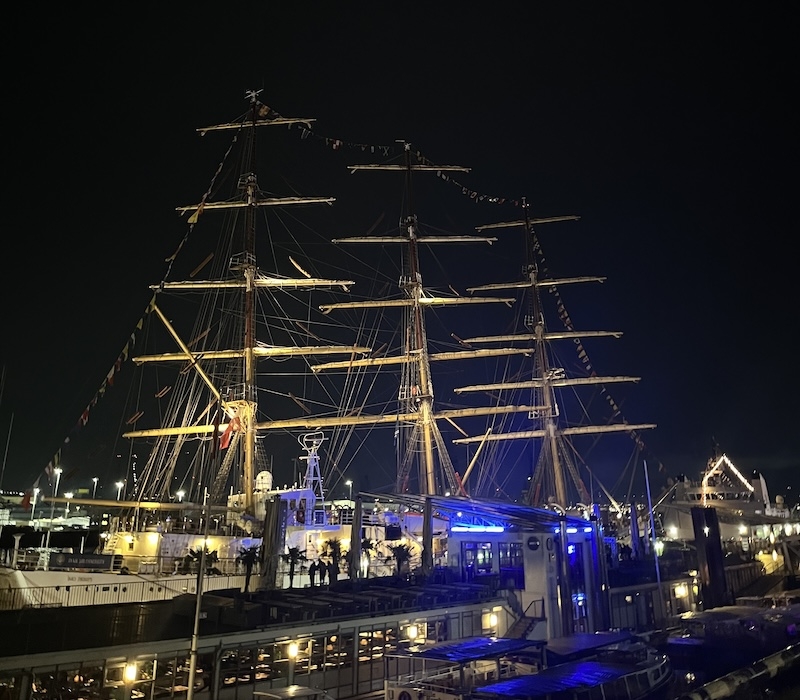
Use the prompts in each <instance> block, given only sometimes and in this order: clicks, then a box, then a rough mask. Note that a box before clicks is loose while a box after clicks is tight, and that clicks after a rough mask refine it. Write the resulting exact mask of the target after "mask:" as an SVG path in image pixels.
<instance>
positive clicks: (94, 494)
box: [92, 476, 100, 499]
mask: <svg viewBox="0 0 800 700" xmlns="http://www.w3.org/2000/svg"><path fill="white" fill-rule="evenodd" d="M98 481H100V478H99V477H96V476H93V477H92V498H93V499H94V498H97V482H98Z"/></svg>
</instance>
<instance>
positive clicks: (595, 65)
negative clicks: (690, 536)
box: [0, 2, 800, 501]
mask: <svg viewBox="0 0 800 700" xmlns="http://www.w3.org/2000/svg"><path fill="white" fill-rule="evenodd" d="M276 5H278V3H248V2H244V3H238V4H236V5H235V6H233V5H230V4H223V3H214V4H212V3H176V4H170V9H168V10H166V11H164V10H162V9H161V7H163V5H161V6H156V5H148V4H138V5H135V6H133V5H131V6H125V7H123V6H119V5H114V6H108V9H101V10H99V11H98V10H96V9H95V10H93V11H92V13H91V14H87V13H84V11H83V10H82V9H80V8H78V7H77V6H75V5H71V6H68V7H67V6H60V7H57V8H56V9H50V10H48V11H47V12H44V11H41V12H40V11H39V10H38V9H36V10H33V9H31V10H21V9H17V10H15V11H13V12H12V14H11V15H10V18H9V21H8V24H7V26H8V28H9V31H10V32H11V33H12V34H16V35H19V37H20V40H19V42H18V44H17V46H18V47H19V48H18V49H17V51H18V54H17V57H16V64H15V65H16V67H15V68H9V69H8V70H7V71H6V78H5V83H6V85H5V89H4V93H5V94H4V97H5V99H4V103H5V105H6V120H5V123H6V148H5V159H4V160H5V163H6V177H5V178H4V180H5V183H6V196H5V213H6V225H5V229H6V236H5V254H4V255H3V274H4V282H5V289H6V295H7V296H6V309H5V323H4V324H3V332H2V346H1V349H2V358H1V359H2V362H3V367H4V368H5V383H4V386H3V393H2V397H0V433H1V434H2V444H3V445H4V446H5V445H6V444H7V446H8V450H7V455H6V458H5V473H4V477H3V482H2V485H3V486H4V487H7V488H8V487H16V488H20V489H22V488H27V487H28V486H30V483H31V482H32V481H33V479H34V478H35V477H36V476H37V475H38V474H39V472H40V471H41V470H42V468H43V467H44V465H45V464H46V463H47V461H48V460H49V459H50V458H51V457H52V455H53V454H54V453H55V451H56V450H58V449H59V447H60V446H61V444H62V442H63V440H64V437H65V435H66V434H67V432H68V431H69V430H70V428H72V426H73V425H74V424H75V422H76V420H77V418H78V416H79V414H80V410H81V409H82V408H83V406H85V405H86V402H87V401H88V400H89V399H90V398H91V397H92V396H93V395H94V393H95V391H96V390H97V388H98V386H99V383H100V381H101V380H102V377H103V375H104V373H105V372H106V371H107V369H108V367H109V366H110V363H111V362H113V358H114V357H115V354H116V353H117V352H118V350H119V348H120V346H121V344H122V343H123V342H124V339H125V338H126V337H127V335H128V333H129V332H130V330H131V327H130V324H131V323H133V322H135V320H136V319H137V318H138V315H139V314H140V313H141V311H142V309H143V304H144V303H146V300H147V296H146V294H145V290H146V286H147V285H148V284H150V283H152V282H154V281H157V280H158V279H159V278H160V274H161V272H162V271H163V266H162V263H163V259H164V256H165V255H166V254H168V252H170V251H171V250H172V248H173V247H174V242H175V241H177V240H178V239H179V237H180V235H181V231H182V228H181V225H180V224H179V222H178V220H177V217H176V216H175V213H174V207H175V206H177V205H179V204H183V203H187V202H192V201H196V200H197V199H198V197H199V196H200V195H201V194H202V192H203V190H204V188H205V185H206V184H207V182H208V179H209V175H210V173H211V172H212V169H213V166H214V164H215V163H216V162H217V161H216V160H215V159H216V158H218V155H219V154H218V153H217V152H212V151H211V150H209V149H205V150H201V151H200V153H199V154H198V153H197V152H196V148H197V145H198V144H197V140H198V137H197V136H196V134H195V132H194V129H195V128H196V127H198V126H203V125H207V124H212V123H216V122H219V121H225V120H227V119H230V118H233V117H235V116H237V115H238V114H240V113H241V112H243V111H244V108H245V102H244V100H243V97H244V91H245V90H246V89H250V88H262V87H263V89H264V92H263V93H262V97H263V100H264V101H265V102H267V103H268V104H270V105H271V106H274V107H275V109H277V110H278V111H279V112H281V113H283V114H287V115H300V116H310V117H315V118H316V119H317V120H318V121H317V125H316V129H317V131H318V132H320V133H323V134H325V135H329V136H331V137H334V138H342V139H345V140H352V141H356V142H361V143H392V142H393V141H395V139H408V140H409V141H411V142H413V143H414V144H416V145H417V146H418V147H419V148H420V150H422V151H423V152H424V153H425V154H426V155H427V156H428V157H430V158H431V159H433V160H435V161H436V162H439V163H458V164H462V165H467V166H469V167H471V168H473V172H472V173H471V174H470V180H469V182H470V183H471V184H472V185H473V186H474V187H475V189H476V190H479V191H484V192H486V193H487V194H498V195H503V196H508V197H521V196H525V197H527V198H528V199H529V200H530V202H531V204H532V210H533V213H534V215H535V216H551V215H559V214H576V215H579V216H580V217H581V221H580V224H579V225H577V226H573V227H572V228H570V229H569V230H568V231H567V229H565V230H564V234H563V235H564V236H567V235H568V236H574V239H572V240H569V241H564V240H561V241H560V242H559V241H554V246H555V250H556V251H559V252H564V253H567V254H570V255H572V254H574V256H575V258H576V260H577V262H578V263H579V265H581V266H582V268H584V269H580V270H574V269H571V265H570V264H569V262H570V261H567V260H562V261H559V262H560V264H559V265H557V267H559V270H560V271H561V272H563V273H569V274H571V273H576V272H577V273H591V274H602V275H607V276H608V282H607V283H606V285H605V287H604V288H603V290H602V293H603V295H604V297H605V298H606V299H607V302H606V303H607V304H608V306H607V307H605V315H606V316H607V319H606V320H607V321H608V325H609V326H613V327H614V328H615V329H616V328H620V329H621V330H623V331H625V335H624V337H623V340H621V341H620V343H619V345H618V346H617V347H616V348H615V350H616V351H618V352H619V355H618V356H617V359H615V360H614V361H613V362H614V367H613V370H614V371H617V370H620V371H624V372H627V373H631V374H637V375H640V376H641V377H642V378H643V380H642V383H641V385H640V386H639V389H638V394H639V396H638V398H637V399H635V400H634V401H633V402H632V403H631V404H629V405H628V406H627V407H626V414H627V418H628V419H629V420H631V421H634V422H639V421H641V422H649V421H652V422H655V423H658V428H657V429H656V430H655V431H652V432H651V433H649V434H648V435H647V436H646V441H647V444H648V447H649V448H650V450H651V451H652V452H653V454H655V455H657V456H658V459H659V460H660V461H661V462H662V463H663V464H664V465H665V466H666V467H667V470H668V471H669V472H670V473H680V472H686V473H689V474H692V475H694V474H696V473H697V472H698V471H699V470H700V469H701V468H702V466H703V465H704V464H705V460H706V459H707V458H708V457H709V455H710V450H711V445H712V441H713V440H716V441H717V443H719V445H720V447H721V448H722V449H723V450H724V451H725V452H726V453H727V454H728V455H729V456H730V457H731V459H733V461H734V462H735V463H736V464H737V465H738V466H740V468H741V469H743V470H749V469H761V470H762V471H763V472H765V474H766V475H767V478H768V481H769V483H770V486H771V490H772V491H773V493H777V492H781V491H783V490H784V489H786V487H788V486H792V487H793V488H794V489H795V492H796V490H797V488H798V486H800V485H798V484H797V477H798V474H800V430H798V429H797V422H798V421H797V419H798V417H800V416H799V415H798V413H799V412H798V409H797V408H796V401H797V396H798V394H799V393H800V382H799V381H798V371H797V368H796V358H797V351H796V348H795V343H796V335H797V334H796V331H795V329H794V326H795V325H796V322H797V318H798V312H797V308H798V302H799V301H800V295H798V293H797V291H796V286H795V267H796V265H795V252H794V250H795V247H796V242H795V241H794V240H793V239H794V238H796V234H797V223H796V216H795V215H794V214H795V213H794V211H792V216H791V218H790V208H791V209H794V204H795V201H794V200H795V195H796V192H797V176H796V172H797V166H798V136H797V131H798V130H797V119H796V115H795V113H794V111H793V110H792V108H791V107H790V104H793V103H794V101H795V100H794V99H793V93H794V92H796V84H797V69H796V67H797V65H798V60H797V58H798V57H797V52H796V48H795V47H796V42H795V40H794V37H791V36H789V27H790V26H791V24H792V21H791V18H790V15H789V14H788V10H787V11H786V13H785V14H784V10H782V9H780V8H772V7H770V8H762V7H759V8H757V9H756V8H755V7H751V8H743V9H736V10H735V9H733V8H732V7H731V6H729V5H728V6H721V5H717V6H712V7H700V6H677V7H676V6H667V5H663V4H656V5H653V4H647V6H646V7H645V6H643V5H642V4H634V3H623V4H614V5H613V7H612V6H611V5H608V4H602V5H600V4H596V3H595V4H591V5H589V4H578V3H576V4H570V5H569V6H567V5H566V4H564V3H558V4H553V5H554V6H553V7H549V8H544V7H539V6H537V5H539V4H533V3H531V4H530V5H531V6H530V7H527V8H525V7H522V5H521V4H520V3H503V2H499V3H491V4H475V5H474V6H473V5H469V4H466V3H449V2H443V3H402V4H396V5H391V6H389V5H387V4H386V3H313V2H312V3H302V4H300V3H282V4H281V5H293V6H296V7H294V9H287V8H286V7H282V8H280V9H275V6H276ZM555 5H557V6H558V7H556V6H555ZM157 7H158V9H156V8H157ZM234 10H235V15H234V14H228V13H231V12H232V11H234ZM126 12H127V13H128V14H125V13H126ZM10 58H11V59H12V60H13V59H14V57H13V56H11V57H10ZM482 217H483V218H482V220H481V221H480V222H479V223H485V222H486V220H487V217H486V215H485V213H484V214H482ZM499 218H500V217H498V219H499ZM346 233H348V234H356V233H359V232H358V231H348V232H346ZM554 235H555V234H554ZM550 257H551V259H552V258H553V254H552V253H551V256H550ZM589 264H591V269H585V268H587V267H588V266H589ZM585 325H586V326H589V327H596V324H594V323H592V322H591V320H588V321H587V323H586V324H585ZM599 369H600V370H605V368H603V367H600V368H599ZM787 495H789V496H790V498H791V492H790V493H789V494H787ZM791 500H792V501H794V500H795V499H794V498H792V499H791Z"/></svg>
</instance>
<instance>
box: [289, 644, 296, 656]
mask: <svg viewBox="0 0 800 700" xmlns="http://www.w3.org/2000/svg"><path fill="white" fill-rule="evenodd" d="M288 653H289V658H290V659H296V658H297V642H292V643H291V644H290V645H289V650H288Z"/></svg>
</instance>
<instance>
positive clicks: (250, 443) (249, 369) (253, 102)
mask: <svg viewBox="0 0 800 700" xmlns="http://www.w3.org/2000/svg"><path fill="white" fill-rule="evenodd" d="M257 96H258V93H257V92H255V91H252V92H251V93H250V124H251V126H250V128H251V130H252V134H253V139H252V143H251V147H250V153H249V158H250V172H248V173H247V174H246V175H245V176H244V178H243V179H244V187H245V189H246V193H247V200H246V201H247V205H248V206H247V209H246V210H245V256H244V260H243V261H242V274H243V275H244V279H245V289H244V324H245V326H244V401H243V404H242V405H241V406H240V408H239V411H238V412H237V417H238V418H239V420H240V421H241V424H242V427H243V428H244V464H243V467H242V482H243V484H244V489H243V491H244V507H245V511H246V512H248V513H251V512H252V511H253V488H252V485H253V484H255V467H254V463H255V454H256V428H255V419H256V415H257V412H256V406H257V398H256V362H255V355H254V348H255V345H256V332H255V328H256V317H255V308H256V305H255V286H254V282H255V277H256V270H257V269H258V268H257V266H256V207H257V201H258V199H257V193H258V189H257V183H256V176H255V163H256V160H255V159H256V139H255V133H256V121H257V117H256V108H257V105H258V99H257Z"/></svg>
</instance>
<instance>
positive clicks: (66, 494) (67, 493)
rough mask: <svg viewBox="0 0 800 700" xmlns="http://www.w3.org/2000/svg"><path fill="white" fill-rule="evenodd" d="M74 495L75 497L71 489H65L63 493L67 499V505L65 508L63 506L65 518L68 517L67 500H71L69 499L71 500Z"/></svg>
mask: <svg viewBox="0 0 800 700" xmlns="http://www.w3.org/2000/svg"><path fill="white" fill-rule="evenodd" d="M74 497H75V494H74V493H72V491H67V492H66V493H65V494H64V498H66V499H67V507H66V508H64V517H65V518H68V517H69V502H70V501H71V500H72V499H73V498H74Z"/></svg>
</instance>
